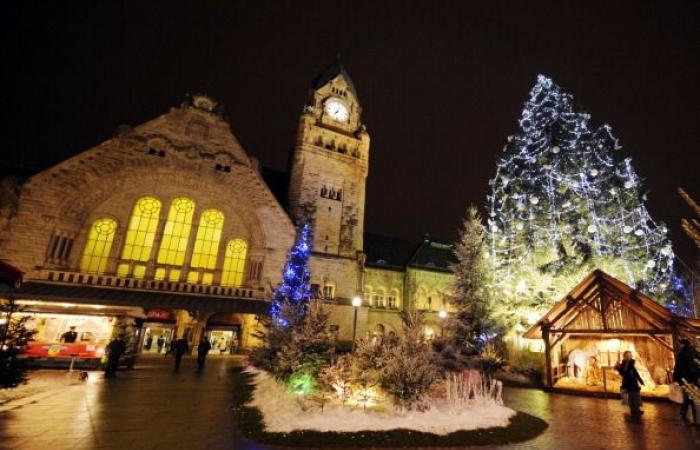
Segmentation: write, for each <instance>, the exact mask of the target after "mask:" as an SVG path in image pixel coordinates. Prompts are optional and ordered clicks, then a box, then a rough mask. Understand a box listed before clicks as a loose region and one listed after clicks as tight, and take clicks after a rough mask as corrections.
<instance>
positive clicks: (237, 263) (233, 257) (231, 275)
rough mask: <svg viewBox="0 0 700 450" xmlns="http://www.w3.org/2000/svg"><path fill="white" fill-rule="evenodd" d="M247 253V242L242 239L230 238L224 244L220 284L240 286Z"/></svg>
mask: <svg viewBox="0 0 700 450" xmlns="http://www.w3.org/2000/svg"><path fill="white" fill-rule="evenodd" d="M247 253H248V244H247V243H246V241H245V240H243V239H232V240H230V241H228V244H226V255H225V256H224V267H223V268H222V270H221V285H222V286H236V287H238V286H241V285H242V284H243V270H244V269H245V258H246V254H247Z"/></svg>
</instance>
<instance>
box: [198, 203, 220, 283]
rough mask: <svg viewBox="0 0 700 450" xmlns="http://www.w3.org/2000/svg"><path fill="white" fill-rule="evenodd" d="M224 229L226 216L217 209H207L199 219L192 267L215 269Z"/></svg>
mask: <svg viewBox="0 0 700 450" xmlns="http://www.w3.org/2000/svg"><path fill="white" fill-rule="evenodd" d="M223 227H224V215H223V213H222V212H221V211H219V210H217V209H205V210H204V211H202V215H201V216H200V218H199V227H198V228H197V237H196V238H195V241H194V249H193V251H192V264H191V266H192V267H197V268H202V269H213V268H215V267H216V257H217V255H218V253H219V243H220V242H221V230H222V228H223Z"/></svg>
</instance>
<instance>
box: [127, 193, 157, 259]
mask: <svg viewBox="0 0 700 450" xmlns="http://www.w3.org/2000/svg"><path fill="white" fill-rule="evenodd" d="M159 218H160V200H158V199H157V198H155V197H141V198H140V199H138V200H136V204H134V210H133V211H132V213H131V219H130V220H129V228H127V230H126V239H125V240H124V249H123V250H122V259H128V260H133V261H148V260H149V259H150V257H151V249H152V248H153V239H155V237H156V229H157V228H158V220H159Z"/></svg>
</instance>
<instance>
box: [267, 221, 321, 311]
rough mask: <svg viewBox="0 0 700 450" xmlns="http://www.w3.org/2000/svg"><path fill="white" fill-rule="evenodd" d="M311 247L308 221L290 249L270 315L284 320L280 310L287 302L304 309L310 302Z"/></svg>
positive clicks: (274, 295) (273, 298)
mask: <svg viewBox="0 0 700 450" xmlns="http://www.w3.org/2000/svg"><path fill="white" fill-rule="evenodd" d="M311 247H312V235H311V225H310V224H309V223H306V224H304V225H303V226H302V227H301V230H300V231H299V236H298V238H297V241H296V242H295V243H294V246H293V247H292V249H291V250H290V251H289V255H288V258H287V263H286V264H285V266H284V271H283V272H282V283H281V284H280V285H279V286H278V287H277V289H275V293H274V294H273V297H272V306H271V307H270V315H271V316H272V318H273V319H274V320H284V318H282V317H281V316H280V312H281V309H282V306H283V305H284V304H285V303H288V304H289V305H292V306H293V307H298V308H302V310H303V308H304V307H305V306H306V304H307V303H308V302H309V299H310V298H311V287H310V286H309V280H310V279H311V274H310V272H309V256H310V255H311Z"/></svg>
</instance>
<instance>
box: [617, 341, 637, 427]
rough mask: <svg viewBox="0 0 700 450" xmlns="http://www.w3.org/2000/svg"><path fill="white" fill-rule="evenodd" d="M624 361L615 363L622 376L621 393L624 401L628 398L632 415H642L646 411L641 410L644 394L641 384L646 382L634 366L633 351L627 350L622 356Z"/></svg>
mask: <svg viewBox="0 0 700 450" xmlns="http://www.w3.org/2000/svg"><path fill="white" fill-rule="evenodd" d="M622 358H623V359H622V362H620V361H618V362H617V364H615V370H617V371H618V372H619V373H620V376H621V377H622V386H621V387H620V393H621V394H622V401H623V402H625V400H627V404H628V405H629V408H630V414H631V415H632V416H640V415H642V414H643V413H644V412H643V411H642V410H641V406H642V395H641V394H640V391H641V390H642V387H641V386H640V383H641V384H644V381H643V380H642V377H640V376H639V372H637V369H636V368H635V367H634V359H632V352H631V351H629V350H628V351H626V352H625V353H624V354H623V356H622Z"/></svg>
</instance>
